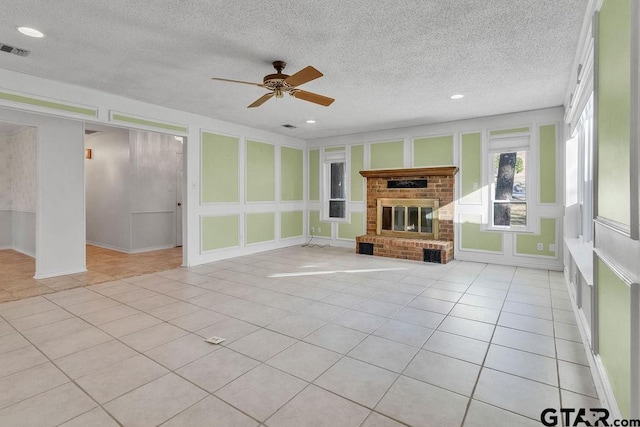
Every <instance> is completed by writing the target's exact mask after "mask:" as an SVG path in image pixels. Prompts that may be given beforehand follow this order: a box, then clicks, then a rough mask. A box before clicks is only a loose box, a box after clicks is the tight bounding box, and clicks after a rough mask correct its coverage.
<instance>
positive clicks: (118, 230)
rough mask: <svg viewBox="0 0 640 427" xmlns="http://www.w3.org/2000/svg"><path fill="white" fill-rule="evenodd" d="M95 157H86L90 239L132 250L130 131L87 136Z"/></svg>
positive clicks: (108, 245)
mask: <svg viewBox="0 0 640 427" xmlns="http://www.w3.org/2000/svg"><path fill="white" fill-rule="evenodd" d="M85 148H90V149H91V150H92V154H93V158H92V159H85V161H84V164H85V180H86V181H85V189H86V206H87V213H86V215H87V218H86V220H87V242H88V243H92V244H95V245H98V246H102V247H106V248H110V249H116V250H119V251H123V252H130V251H131V238H130V233H131V215H130V211H131V203H130V186H131V178H130V173H129V131H128V130H126V129H117V128H113V130H111V131H108V132H98V133H95V134H93V135H87V136H86V137H85Z"/></svg>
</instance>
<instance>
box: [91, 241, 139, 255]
mask: <svg viewBox="0 0 640 427" xmlns="http://www.w3.org/2000/svg"><path fill="white" fill-rule="evenodd" d="M87 244H88V245H91V246H97V247H99V248H103V249H109V250H111V251H116V252H122V253H124V254H130V253H131V251H129V250H128V249H125V248H120V247H117V246H111V245H105V244H104V243H98V242H93V241H91V240H87Z"/></svg>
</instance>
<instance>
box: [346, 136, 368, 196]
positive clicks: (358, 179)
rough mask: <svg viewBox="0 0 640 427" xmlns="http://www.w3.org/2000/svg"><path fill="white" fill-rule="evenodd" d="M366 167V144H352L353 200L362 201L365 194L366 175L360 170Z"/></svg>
mask: <svg viewBox="0 0 640 427" xmlns="http://www.w3.org/2000/svg"><path fill="white" fill-rule="evenodd" d="M363 169H364V145H352V146H351V191H350V192H349V195H350V196H351V201H352V202H362V201H364V200H365V196H364V177H363V176H362V175H360V171H361V170H363Z"/></svg>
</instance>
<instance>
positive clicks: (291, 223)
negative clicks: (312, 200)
mask: <svg viewBox="0 0 640 427" xmlns="http://www.w3.org/2000/svg"><path fill="white" fill-rule="evenodd" d="M303 224H304V221H303V215H302V211H292V212H280V237H281V238H283V239H286V238H287V237H298V236H302V235H303V234H304V232H303V228H304V225H303Z"/></svg>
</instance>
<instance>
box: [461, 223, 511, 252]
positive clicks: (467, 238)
mask: <svg viewBox="0 0 640 427" xmlns="http://www.w3.org/2000/svg"><path fill="white" fill-rule="evenodd" d="M481 221H482V215H465V214H463V215H460V222H461V223H462V225H461V233H462V236H461V247H462V249H474V250H478V251H491V252H502V233H500V232H495V231H480V227H481Z"/></svg>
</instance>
